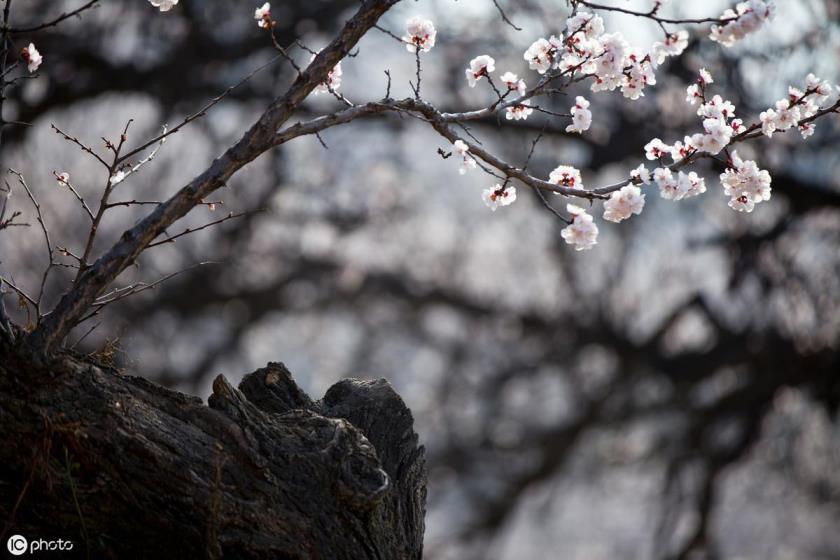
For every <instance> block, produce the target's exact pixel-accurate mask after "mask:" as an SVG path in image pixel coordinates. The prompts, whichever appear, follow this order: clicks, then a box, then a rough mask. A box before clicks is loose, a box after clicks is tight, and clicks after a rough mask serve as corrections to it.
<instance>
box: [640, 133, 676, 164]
mask: <svg viewBox="0 0 840 560" xmlns="http://www.w3.org/2000/svg"><path fill="white" fill-rule="evenodd" d="M670 152H671V146H669V145H668V144H665V143H664V142H663V141H662V140H660V139H659V138H654V139H653V140H651V141H650V142H648V143H647V144H645V157H647V158H648V159H649V160H651V161H652V160H657V159H660V158H662V157H663V156H665V155H666V154H669V153H670Z"/></svg>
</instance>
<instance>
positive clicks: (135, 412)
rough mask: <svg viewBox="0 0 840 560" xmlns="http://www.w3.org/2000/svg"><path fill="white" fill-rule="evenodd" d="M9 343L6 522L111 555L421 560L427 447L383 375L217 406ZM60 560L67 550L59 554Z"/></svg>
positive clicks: (2, 491)
mask: <svg viewBox="0 0 840 560" xmlns="http://www.w3.org/2000/svg"><path fill="white" fill-rule="evenodd" d="M37 364H38V360H36V359H33V358H30V357H29V355H28V354H27V353H26V352H25V351H23V350H21V349H20V348H18V347H16V346H13V345H11V344H9V343H7V342H4V341H3V337H0V427H2V429H3V435H4V441H3V444H2V446H0V517H1V518H2V519H3V520H4V523H3V524H2V526H3V536H2V539H0V541H2V545H3V546H5V545H6V540H7V539H8V537H9V536H10V535H15V534H20V535H22V536H24V537H26V538H27V539H29V540H30V541H32V540H36V539H45V540H51V539H59V538H61V539H64V540H70V541H73V551H72V553H71V555H73V556H77V557H88V556H89V557H93V558H99V557H107V558H121V559H122V558H178V557H180V558H201V557H209V558H221V557H225V558H301V559H302V558H323V559H341V558H348V559H363V558H375V559H391V558H393V559H408V558H418V559H419V558H421V556H422V545H423V520H424V513H425V497H426V486H425V485H426V473H425V461H424V450H423V448H422V447H421V446H418V442H417V435H416V434H415V432H414V430H413V419H412V416H411V412H410V411H409V410H408V409H407V408H406V406H405V404H404V403H403V401H402V399H401V398H400V397H399V396H398V395H397V394H396V392H394V390H393V389H392V387H391V386H390V385H389V384H388V383H387V382H386V381H384V380H379V381H360V380H355V379H348V380H345V381H341V382H339V383H337V384H335V385H334V386H333V387H332V388H330V390H329V391H327V394H326V395H325V396H324V398H323V399H322V400H320V401H312V400H311V399H310V398H309V397H308V396H307V395H306V394H305V393H304V392H303V391H301V390H300V389H299V388H298V387H297V385H295V383H294V381H292V378H291V375H290V374H289V372H288V370H287V369H286V368H285V367H284V366H283V365H282V364H274V363H272V364H269V365H268V366H267V367H265V368H263V369H260V370H258V371H255V372H254V373H251V374H249V375H248V376H246V377H245V379H243V381H242V382H241V383H240V385H239V389H236V388H234V387H232V386H231V385H230V384H229V383H228V381H227V380H226V379H225V378H224V377H223V376H221V375H220V376H219V377H217V378H216V380H215V382H214V383H213V395H212V396H211V397H210V399H209V406H205V405H204V404H203V403H202V402H201V400H200V399H198V398H195V397H191V396H187V395H184V394H181V393H177V392H174V391H169V390H167V389H164V388H162V387H159V386H156V385H154V384H153V383H150V382H148V381H146V380H144V379H142V378H139V377H132V376H128V375H123V374H121V373H119V372H117V371H114V370H113V369H109V368H106V367H100V366H97V365H95V364H93V363H91V362H89V361H86V360H83V359H80V358H77V357H70V356H63V357H60V358H57V359H55V360H53V361H52V362H51V363H50V364H49V365H48V366H39V365H37ZM62 557H65V556H62Z"/></svg>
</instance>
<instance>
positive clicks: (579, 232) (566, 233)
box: [560, 204, 598, 251]
mask: <svg viewBox="0 0 840 560" xmlns="http://www.w3.org/2000/svg"><path fill="white" fill-rule="evenodd" d="M566 211H567V212H568V213H569V214H571V216H572V223H570V224H569V225H567V226H566V227H564V228H563V229H562V230H561V231H560V235H561V236H562V237H563V240H564V241H565V242H566V243H568V244H569V245H574V246H575V250H576V251H585V250H586V249H591V248H592V247H593V246H595V245H597V244H598V226H596V225H595V221H594V220H593V219H592V216H590V215H589V214H587V213H586V210H584V209H583V208H581V207H580V206H575V205H574V204H567V205H566Z"/></svg>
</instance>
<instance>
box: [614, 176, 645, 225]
mask: <svg viewBox="0 0 840 560" xmlns="http://www.w3.org/2000/svg"><path fill="white" fill-rule="evenodd" d="M644 207H645V195H643V194H642V190H641V189H640V188H639V187H637V186H636V185H625V186H623V187H621V189H619V190H617V191H615V192H613V193H612V194H611V195H610V198H609V200H607V201H606V202H605V203H604V219H605V220H607V221H610V222H615V223H619V222H621V221H622V220H626V219H627V218H629V217H630V216H631V215H633V214H641V213H642V208H644Z"/></svg>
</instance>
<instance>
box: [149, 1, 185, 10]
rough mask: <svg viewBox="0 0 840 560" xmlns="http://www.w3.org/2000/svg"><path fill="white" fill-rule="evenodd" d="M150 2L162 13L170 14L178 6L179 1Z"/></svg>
mask: <svg viewBox="0 0 840 560" xmlns="http://www.w3.org/2000/svg"><path fill="white" fill-rule="evenodd" d="M149 2H150V3H151V4H152V6H154V7H155V8H158V9H159V10H160V11H161V12H168V11H169V10H171V9H172V8H173V7H175V5H177V4H178V0H149Z"/></svg>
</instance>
